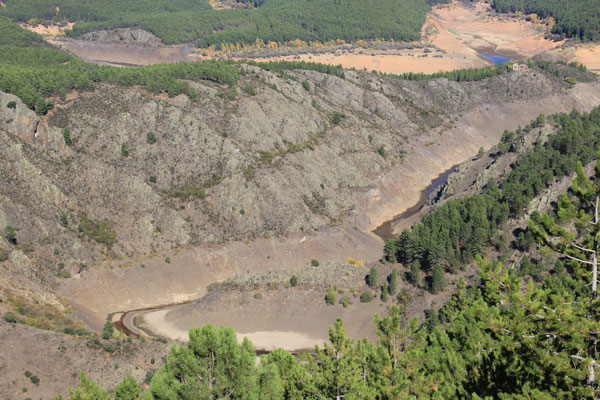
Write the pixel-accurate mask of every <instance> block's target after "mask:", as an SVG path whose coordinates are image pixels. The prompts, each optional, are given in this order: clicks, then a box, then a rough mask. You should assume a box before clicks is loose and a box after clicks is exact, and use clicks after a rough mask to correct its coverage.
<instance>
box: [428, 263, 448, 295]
mask: <svg viewBox="0 0 600 400" xmlns="http://www.w3.org/2000/svg"><path fill="white" fill-rule="evenodd" d="M445 287H446V278H445V276H444V270H443V269H442V266H441V265H440V264H435V265H434V266H433V270H432V271H431V293H433V294H436V293H439V292H441V291H442V290H444V288H445Z"/></svg>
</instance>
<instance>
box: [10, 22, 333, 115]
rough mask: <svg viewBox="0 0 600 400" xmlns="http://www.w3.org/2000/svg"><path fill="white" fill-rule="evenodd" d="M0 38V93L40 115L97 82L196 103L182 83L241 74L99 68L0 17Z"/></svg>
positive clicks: (194, 68)
mask: <svg viewBox="0 0 600 400" xmlns="http://www.w3.org/2000/svg"><path fill="white" fill-rule="evenodd" d="M0 33H2V35H1V36H0V90H1V91H4V92H7V93H12V94H15V95H17V96H19V97H20V98H21V100H22V101H23V102H24V103H25V104H26V105H27V106H28V107H29V108H31V109H32V110H36V111H37V112H38V113H39V114H45V113H46V112H47V111H48V110H50V109H51V108H52V107H53V103H52V100H51V98H52V97H57V98H62V99H64V98H65V96H66V93H67V92H68V91H70V90H73V89H74V90H80V91H85V90H91V89H93V88H94V84H97V83H102V82H104V83H113V84H118V85H124V86H134V85H141V86H143V87H144V88H146V90H148V91H149V92H151V93H160V92H166V93H168V94H169V96H171V97H174V96H176V95H178V94H181V93H185V94H186V95H188V96H189V97H190V98H192V99H194V98H195V97H196V91H195V90H194V89H193V88H192V87H191V86H190V85H189V84H188V83H187V82H184V81H183V80H191V81H195V80H211V81H214V82H217V83H221V84H228V85H235V83H236V82H237V79H238V77H239V74H240V73H241V72H243V71H242V69H241V68H240V65H239V64H240V63H235V62H233V61H216V60H207V61H201V62H181V63H177V64H158V65H151V66H145V67H136V68H119V67H107V66H99V65H97V64H92V63H87V62H84V61H81V60H80V59H78V58H76V57H73V56H71V55H68V54H67V53H64V52H63V51H60V50H58V49H55V48H51V47H49V46H48V45H47V44H46V43H45V42H43V40H42V38H41V37H40V36H39V35H37V34H35V33H33V32H29V31H27V30H25V29H23V28H21V27H19V26H18V25H16V24H14V23H12V22H10V21H9V20H8V19H6V18H3V17H0ZM253 65H256V66H261V67H264V68H265V69H268V70H273V71H283V70H289V69H294V68H302V69H310V70H315V71H319V72H323V73H327V74H331V75H336V76H343V71H342V69H341V68H340V67H336V66H329V65H322V64H315V63H307V62H286V61H281V62H268V63H253Z"/></svg>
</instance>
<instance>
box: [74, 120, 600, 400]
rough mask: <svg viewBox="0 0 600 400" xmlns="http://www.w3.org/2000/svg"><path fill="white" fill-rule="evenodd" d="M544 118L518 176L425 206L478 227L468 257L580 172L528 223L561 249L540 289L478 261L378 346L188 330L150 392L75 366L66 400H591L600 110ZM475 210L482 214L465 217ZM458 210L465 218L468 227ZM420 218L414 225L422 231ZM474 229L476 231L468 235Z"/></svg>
mask: <svg viewBox="0 0 600 400" xmlns="http://www.w3.org/2000/svg"><path fill="white" fill-rule="evenodd" d="M547 123H548V124H555V125H560V129H559V132H558V133H557V134H556V135H554V136H552V138H551V139H550V140H549V142H548V144H547V145H545V146H544V145H540V147H537V148H536V151H535V152H531V153H527V154H524V155H523V157H521V158H520V159H519V163H518V164H519V165H518V166H517V168H515V171H517V170H520V172H514V174H511V176H509V177H508V178H507V179H506V180H505V181H503V182H502V183H500V184H499V185H495V184H493V183H491V184H490V188H489V189H488V191H487V192H486V193H485V194H484V195H482V196H475V197H473V198H470V199H466V200H464V201H462V203H463V204H459V203H460V202H454V203H449V204H451V205H449V206H443V207H441V208H440V210H441V211H437V212H436V213H434V214H432V215H434V216H435V215H437V216H436V217H434V218H438V219H440V218H441V217H440V215H441V214H443V213H445V214H447V213H448V212H452V210H455V214H456V215H457V219H456V220H452V221H451V219H446V220H447V221H451V222H452V223H450V222H449V223H448V224H447V225H448V226H449V228H448V229H449V230H452V229H453V228H452V226H453V225H454V226H455V227H456V229H457V230H465V235H466V236H465V237H466V238H467V239H465V240H464V242H471V241H476V240H477V239H478V238H479V236H478V235H480V238H481V240H483V242H482V243H479V244H476V245H473V246H472V247H473V248H472V249H471V250H469V258H472V255H473V254H475V253H477V252H478V251H480V250H483V246H484V245H485V244H486V243H485V241H486V240H488V238H489V237H493V236H494V231H493V229H494V228H493V227H495V225H496V224H498V223H500V222H501V221H502V220H503V219H505V218H506V216H508V215H512V214H519V213H520V212H521V208H520V207H522V205H523V204H524V203H525V202H526V201H527V199H529V198H531V193H534V192H536V191H537V190H539V188H541V187H543V186H544V185H545V184H547V182H548V181H549V180H551V179H552V178H553V177H554V176H560V175H562V174H566V173H571V172H573V171H575V172H577V174H576V178H575V180H574V181H573V183H572V185H571V190H570V191H569V193H565V194H563V195H561V198H560V201H559V204H558V205H557V208H556V209H554V210H551V211H550V212H549V213H547V214H544V215H538V216H537V217H536V218H535V219H532V220H531V221H530V229H531V231H532V232H533V233H532V235H533V237H534V240H535V241H537V242H538V243H539V244H540V245H541V246H542V247H543V248H545V249H546V250H547V251H548V252H549V253H552V254H556V255H557V256H558V257H557V258H556V262H555V264H554V265H553V266H552V267H551V268H550V269H549V271H547V275H546V276H545V279H544V281H543V283H540V284H535V283H534V281H533V280H531V279H526V280H525V279H523V278H519V277H518V276H517V274H516V272H517V271H516V270H515V269H512V268H506V267H504V266H502V264H500V263H497V262H489V261H487V260H486V259H485V258H481V257H479V256H475V258H476V261H477V264H478V265H479V273H478V277H477V278H476V279H475V280H474V282H473V283H472V284H470V285H467V284H466V283H465V282H464V281H463V280H462V279H461V280H460V281H459V283H458V286H457V288H456V289H455V291H454V292H453V294H452V296H451V297H450V299H449V300H448V302H447V303H446V304H445V305H444V306H443V307H442V308H441V309H440V311H439V312H438V313H432V314H430V316H429V318H427V320H426V321H425V322H424V323H420V322H419V320H418V319H417V318H408V316H407V315H406V314H405V312H404V308H403V304H402V303H401V302H400V303H399V304H397V305H392V306H390V307H388V310H387V313H386V315H384V316H378V315H376V316H375V317H374V323H375V326H376V331H377V341H376V342H375V343H372V342H370V341H368V340H366V339H361V340H354V339H350V338H348V337H347V336H346V333H345V331H344V328H343V323H342V321H341V320H338V321H337V322H336V323H335V325H334V326H332V327H331V328H330V331H329V332H330V335H329V340H330V342H329V343H327V344H325V345H323V346H317V347H316V348H315V351H314V353H312V354H303V355H300V356H293V355H291V354H290V353H289V352H287V351H285V350H281V349H278V350H275V351H273V352H272V353H270V354H268V355H263V356H261V358H260V362H258V363H255V357H256V352H255V350H254V348H253V346H252V344H251V343H250V342H249V341H248V340H247V339H245V340H244V341H243V342H242V343H241V344H239V343H238V342H237V340H236V336H235V333H234V331H233V330H232V329H230V328H219V329H216V328H214V327H213V326H211V325H206V326H204V327H202V328H193V329H191V330H190V332H189V339H190V341H189V343H188V344H186V345H177V344H175V345H173V347H172V348H171V351H170V353H169V354H168V356H167V358H166V361H165V364H164V365H163V366H162V367H161V368H160V369H159V370H158V371H157V372H156V374H155V375H154V376H153V377H152V378H151V379H150V381H149V389H148V390H147V391H144V392H143V393H141V392H142V391H141V389H140V387H139V386H138V384H137V383H136V382H135V380H134V379H133V378H126V379H124V380H123V382H122V383H121V384H119V385H118V386H117V387H116V388H115V390H114V391H113V392H109V391H107V390H105V389H103V388H101V387H100V386H98V385H97V384H96V383H94V382H92V381H91V380H89V379H88V378H87V377H86V376H85V375H84V374H82V376H81V380H80V383H79V384H78V386H77V387H75V388H70V389H69V396H68V399H70V400H75V399H84V398H93V399H107V400H108V399H111V398H115V399H120V400H125V399H138V398H142V399H147V400H150V399H175V398H177V399H196V398H232V399H323V398H325V399H405V398H406V399H408V398H428V399H450V398H458V399H548V400H550V399H572V398H577V399H593V398H597V396H598V391H599V389H598V385H597V384H596V370H597V368H598V364H597V362H596V359H597V352H596V346H597V332H598V324H599V323H600V321H599V319H598V312H597V307H598V297H597V289H596V284H594V282H593V280H594V279H596V273H597V263H596V262H595V260H596V257H595V255H596V251H597V248H598V243H597V239H596V238H597V235H598V234H599V233H600V225H596V222H598V217H597V213H596V212H595V208H594V207H595V205H596V204H598V203H597V202H598V198H600V188H599V187H598V185H597V182H598V179H600V163H598V165H597V168H596V176H595V177H594V178H592V179H590V178H588V177H587V176H586V175H585V174H584V172H583V167H582V163H588V162H590V161H592V160H593V159H597V157H598V155H597V153H596V150H597V149H598V147H599V146H598V142H597V139H593V138H592V137H593V136H597V135H598V133H599V132H600V108H596V109H595V110H593V112H592V113H590V114H580V113H577V112H573V113H571V114H570V115H567V114H561V115H555V116H551V117H549V118H547V119H546V118H543V117H541V118H538V120H537V121H535V122H534V123H532V125H531V126H535V125H540V124H541V125H544V124H547ZM510 136H511V133H508V134H507V135H506V138H508V137H510ZM507 142H508V139H505V140H504V141H503V143H507ZM501 147H502V146H501ZM501 151H508V149H506V150H501ZM533 153H537V154H538V155H535V154H533ZM538 159H539V160H541V159H544V160H546V161H544V162H541V161H539V160H538ZM525 169H530V170H531V171H533V172H531V173H526V172H524V170H525ZM538 171H541V172H542V173H538ZM510 185H523V187H522V188H521V189H520V190H519V192H522V193H524V194H523V196H524V197H523V199H522V201H517V202H514V203H512V202H510V201H507V202H506V203H503V204H506V205H500V206H498V204H497V203H494V205H495V206H498V207H497V210H495V211H494V210H492V209H491V207H487V209H486V202H489V203H490V204H492V203H493V202H497V201H499V200H501V199H502V198H503V195H504V191H506V190H507V188H508V187H509V186H510ZM466 203H468V205H467V206H466V207H463V206H464V205H465V204H466ZM513 205H514V207H513ZM470 208H474V209H477V210H475V211H473V212H472V213H471V212H470V211H468V210H469V209H470ZM460 213H463V214H465V215H466V214H469V215H471V220H472V222H473V223H471V224H470V225H469V223H465V222H464V220H463V219H462V218H461V216H460ZM486 213H487V215H486ZM486 219H489V222H484V220H486ZM428 220H431V217H429V218H425V220H424V221H423V223H422V225H421V226H428V225H430V224H428V222H427V221H428ZM473 224H476V225H479V226H481V227H482V228H473V226H472V225H473ZM466 225H469V226H468V227H467V228H464V227H465V226H466ZM484 225H485V226H484ZM463 228H464V229H463ZM417 229H419V228H417ZM420 229H425V228H420ZM478 229H479V231H478V233H476V234H475V235H473V234H472V233H471V232H467V231H469V230H471V231H477V230H478ZM446 233H448V232H446ZM426 234H427V233H425V235H426ZM448 236H449V237H450V235H448ZM426 238H427V236H426ZM424 240H426V239H424ZM449 246H452V243H450V244H449ZM464 261H466V259H465V260H464Z"/></svg>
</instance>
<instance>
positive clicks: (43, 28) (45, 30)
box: [2, 4, 75, 36]
mask: <svg viewBox="0 0 600 400" xmlns="http://www.w3.org/2000/svg"><path fill="white" fill-rule="evenodd" d="M2 5H4V4H2ZM73 25H75V24H74V23H73V22H69V23H68V24H66V25H64V26H58V25H40V24H38V25H26V24H21V26H22V27H23V28H25V29H28V30H30V31H32V32H35V33H37V34H40V35H42V36H59V35H64V33H65V30H67V29H71V28H72V27H73Z"/></svg>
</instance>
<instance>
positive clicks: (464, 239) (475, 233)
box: [385, 108, 600, 272]
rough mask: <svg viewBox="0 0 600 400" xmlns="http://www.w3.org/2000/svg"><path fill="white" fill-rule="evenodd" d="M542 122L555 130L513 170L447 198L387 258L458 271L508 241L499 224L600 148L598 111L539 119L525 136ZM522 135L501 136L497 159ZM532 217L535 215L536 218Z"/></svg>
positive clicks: (390, 245)
mask: <svg viewBox="0 0 600 400" xmlns="http://www.w3.org/2000/svg"><path fill="white" fill-rule="evenodd" d="M546 122H548V123H550V124H552V125H556V126H558V127H559V128H558V130H557V132H556V133H555V134H553V135H550V137H549V138H548V141H547V142H546V143H538V144H537V145H536V146H535V147H534V148H532V149H531V150H529V151H526V152H524V153H522V154H520V155H519V157H518V158H517V161H516V163H515V165H514V168H513V169H512V171H511V172H510V173H509V174H508V175H507V176H506V177H505V178H503V179H502V180H501V181H500V182H490V183H489V184H488V185H487V188H486V189H485V190H484V192H483V193H482V194H478V195H474V196H471V197H467V198H464V199H456V200H450V201H448V202H447V203H445V204H444V205H442V206H441V207H439V208H437V209H436V210H435V211H434V212H432V213H431V214H428V215H426V216H425V217H424V218H423V219H422V221H421V222H420V223H417V224H416V225H414V226H413V227H412V229H410V230H405V231H404V232H402V234H401V235H400V237H399V238H398V239H397V240H389V241H387V242H386V246H385V257H386V258H387V259H388V260H390V261H398V262H401V263H403V264H405V265H412V266H413V268H414V269H415V270H423V271H425V272H430V271H432V270H434V269H435V268H436V266H438V267H440V266H441V267H442V268H443V269H445V270H446V271H454V270H456V269H462V268H463V267H464V266H465V265H466V264H467V263H469V262H471V261H472V260H473V259H474V257H475V255H476V254H481V253H482V252H484V251H485V249H486V248H488V247H489V246H496V247H497V248H500V247H501V246H502V242H503V241H506V240H507V238H506V237H504V238H503V235H502V232H501V226H502V224H503V223H504V222H505V221H506V220H507V219H508V218H510V217H518V216H520V215H522V214H523V212H524V211H525V208H526V207H527V205H528V204H529V202H530V201H531V199H533V197H535V196H537V195H538V194H539V193H540V192H541V191H543V190H545V189H546V188H547V187H548V186H549V185H551V184H552V183H554V182H555V179H556V178H558V177H562V176H565V175H569V174H572V173H573V172H575V168H576V166H577V161H578V160H580V161H582V162H583V163H584V164H587V163H589V162H590V161H591V160H592V159H593V158H594V157H595V156H596V149H597V148H598V147H599V146H600V109H599V108H596V109H595V110H594V111H593V112H592V113H590V114H580V113H578V112H576V111H574V112H572V113H571V114H570V115H567V114H561V115H556V116H552V117H549V118H548V119H547V120H546V118H543V117H540V118H538V120H537V121H535V122H533V123H532V124H531V125H529V126H527V127H525V128H524V132H529V131H530V130H531V129H534V128H536V127H539V126H543V125H544V124H545V123H546ZM524 132H522V131H518V132H505V133H504V135H503V137H502V140H501V142H500V144H499V146H498V152H497V153H496V156H498V155H501V154H502V153H503V152H507V151H511V149H513V148H514V145H513V143H517V142H518V141H519V140H520V138H521V137H522V135H523V133H524ZM534 219H536V220H537V217H535V215H534Z"/></svg>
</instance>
